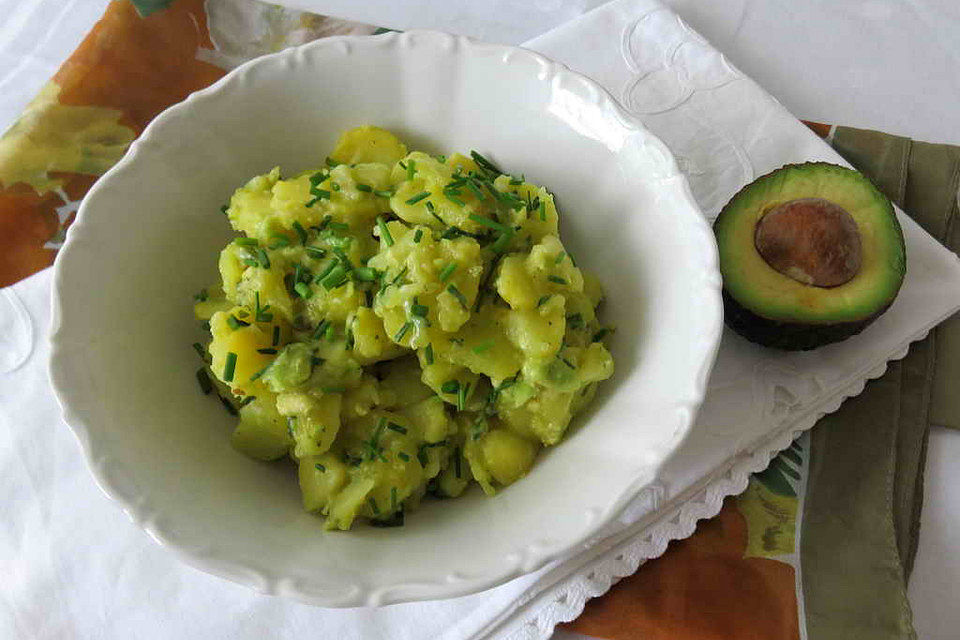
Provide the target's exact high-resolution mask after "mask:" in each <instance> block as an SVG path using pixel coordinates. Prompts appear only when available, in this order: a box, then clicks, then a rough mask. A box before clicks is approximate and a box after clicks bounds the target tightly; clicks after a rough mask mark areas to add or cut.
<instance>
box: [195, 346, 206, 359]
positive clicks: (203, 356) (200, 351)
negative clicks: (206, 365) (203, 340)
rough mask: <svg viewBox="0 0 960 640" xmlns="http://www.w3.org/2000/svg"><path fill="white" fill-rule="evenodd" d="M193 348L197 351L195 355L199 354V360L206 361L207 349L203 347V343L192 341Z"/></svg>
mask: <svg viewBox="0 0 960 640" xmlns="http://www.w3.org/2000/svg"><path fill="white" fill-rule="evenodd" d="M193 350H194V351H196V352H197V355H199V356H200V359H201V360H204V361H206V359H207V350H206V349H204V348H203V345H202V344H200V343H199V342H194V343H193Z"/></svg>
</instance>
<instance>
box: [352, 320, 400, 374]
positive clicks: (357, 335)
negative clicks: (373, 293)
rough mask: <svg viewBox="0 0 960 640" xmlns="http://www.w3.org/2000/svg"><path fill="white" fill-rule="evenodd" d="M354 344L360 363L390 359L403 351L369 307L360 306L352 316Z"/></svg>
mask: <svg viewBox="0 0 960 640" xmlns="http://www.w3.org/2000/svg"><path fill="white" fill-rule="evenodd" d="M351 331H353V340H354V346H353V349H354V351H355V352H356V354H357V355H358V356H360V362H361V364H370V363H373V362H379V361H381V360H390V359H392V358H396V357H397V356H400V355H402V354H403V353H404V349H403V347H401V346H400V345H398V344H396V343H394V342H393V341H392V340H391V339H390V338H389V337H388V336H387V333H386V331H384V329H383V320H381V319H380V318H379V317H377V314H376V313H374V312H373V309H371V308H370V307H360V308H358V309H357V311H356V314H355V315H354V317H353V324H352V328H351Z"/></svg>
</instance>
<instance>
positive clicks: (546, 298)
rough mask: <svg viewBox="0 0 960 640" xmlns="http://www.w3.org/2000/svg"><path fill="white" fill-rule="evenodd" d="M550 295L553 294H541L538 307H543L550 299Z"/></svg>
mask: <svg viewBox="0 0 960 640" xmlns="http://www.w3.org/2000/svg"><path fill="white" fill-rule="evenodd" d="M550 296H551V294H549V293H548V294H547V295H545V296H540V299H539V300H537V308H540V307H542V306H543V303H544V302H546V301H547V300H549V299H550Z"/></svg>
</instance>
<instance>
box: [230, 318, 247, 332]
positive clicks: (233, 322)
mask: <svg viewBox="0 0 960 640" xmlns="http://www.w3.org/2000/svg"><path fill="white" fill-rule="evenodd" d="M227 324H228V325H230V328H231V329H233V330H234V331H236V330H237V329H239V328H240V327H249V326H250V323H249V322H246V321H244V320H240V319H238V318H237V317H236V316H232V315H231V316H227Z"/></svg>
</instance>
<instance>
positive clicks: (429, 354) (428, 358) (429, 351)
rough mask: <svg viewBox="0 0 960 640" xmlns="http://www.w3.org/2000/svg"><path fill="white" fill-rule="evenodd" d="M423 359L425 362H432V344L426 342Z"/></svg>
mask: <svg viewBox="0 0 960 640" xmlns="http://www.w3.org/2000/svg"><path fill="white" fill-rule="evenodd" d="M423 359H424V360H426V361H427V364H428V365H429V364H433V344H432V343H431V344H428V345H427V348H426V349H424V350H423Z"/></svg>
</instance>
